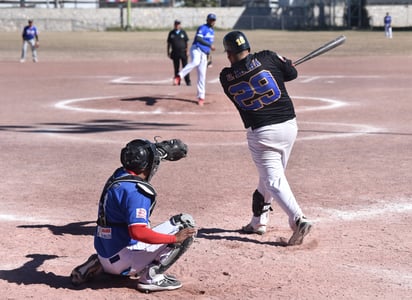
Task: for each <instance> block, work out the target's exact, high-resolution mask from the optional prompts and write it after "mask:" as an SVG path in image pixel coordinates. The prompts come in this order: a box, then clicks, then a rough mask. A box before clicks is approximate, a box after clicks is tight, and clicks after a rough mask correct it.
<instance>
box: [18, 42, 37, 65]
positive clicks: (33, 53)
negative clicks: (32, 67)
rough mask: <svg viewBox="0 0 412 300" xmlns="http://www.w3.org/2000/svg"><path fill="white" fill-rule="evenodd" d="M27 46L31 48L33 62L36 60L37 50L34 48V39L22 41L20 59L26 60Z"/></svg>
mask: <svg viewBox="0 0 412 300" xmlns="http://www.w3.org/2000/svg"><path fill="white" fill-rule="evenodd" d="M28 45H30V47H31V53H32V56H33V60H37V49H36V47H35V45H36V40H35V39H31V40H24V41H23V46H22V49H21V57H20V59H22V60H24V59H25V58H26V54H27V46H28Z"/></svg>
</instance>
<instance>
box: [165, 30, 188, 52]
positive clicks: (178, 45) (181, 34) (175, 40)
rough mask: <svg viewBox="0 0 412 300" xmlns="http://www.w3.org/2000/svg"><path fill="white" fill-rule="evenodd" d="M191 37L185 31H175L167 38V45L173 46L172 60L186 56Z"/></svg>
mask: <svg viewBox="0 0 412 300" xmlns="http://www.w3.org/2000/svg"><path fill="white" fill-rule="evenodd" d="M188 41H189V37H188V36H187V34H186V32H185V31H184V30H183V29H180V30H179V31H177V30H175V29H173V30H172V31H170V32H169V35H168V36H167V43H168V44H170V45H171V46H172V53H171V57H172V58H178V57H181V56H186V48H187V42H188Z"/></svg>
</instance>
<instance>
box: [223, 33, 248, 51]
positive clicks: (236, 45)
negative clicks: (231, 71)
mask: <svg viewBox="0 0 412 300" xmlns="http://www.w3.org/2000/svg"><path fill="white" fill-rule="evenodd" d="M223 47H224V48H225V51H226V52H231V53H235V54H236V53H239V52H242V51H244V50H249V51H250V45H249V42H248V40H247V38H246V35H244V33H243V32H241V31H232V32H229V33H228V34H226V35H225V37H224V38H223Z"/></svg>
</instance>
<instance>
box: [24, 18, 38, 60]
mask: <svg viewBox="0 0 412 300" xmlns="http://www.w3.org/2000/svg"><path fill="white" fill-rule="evenodd" d="M22 39H23V46H22V50H21V57H20V62H22V63H23V62H25V61H26V54H27V46H28V45H30V47H31V52H32V56H33V62H37V61H38V59H37V48H38V47H39V33H38V31H37V28H36V26H34V25H33V20H29V21H28V25H26V26H24V28H23V32H22Z"/></svg>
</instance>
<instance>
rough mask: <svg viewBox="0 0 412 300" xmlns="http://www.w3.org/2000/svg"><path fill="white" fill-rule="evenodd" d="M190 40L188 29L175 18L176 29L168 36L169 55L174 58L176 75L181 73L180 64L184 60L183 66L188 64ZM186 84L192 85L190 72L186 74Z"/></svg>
mask: <svg viewBox="0 0 412 300" xmlns="http://www.w3.org/2000/svg"><path fill="white" fill-rule="evenodd" d="M188 41H189V37H188V36H187V34H186V31H184V30H183V29H182V25H181V22H180V21H179V20H175V23H174V29H173V30H171V31H170V32H169V35H168V36H167V56H168V57H170V58H171V59H172V60H173V68H174V71H175V74H174V77H176V76H178V74H179V65H180V62H182V68H184V66H186V65H187V58H188V47H187V45H188ZM185 82H186V85H191V82H190V74H187V75H186V76H185Z"/></svg>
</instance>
